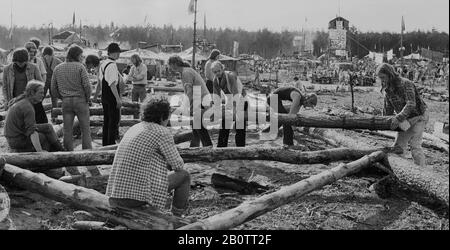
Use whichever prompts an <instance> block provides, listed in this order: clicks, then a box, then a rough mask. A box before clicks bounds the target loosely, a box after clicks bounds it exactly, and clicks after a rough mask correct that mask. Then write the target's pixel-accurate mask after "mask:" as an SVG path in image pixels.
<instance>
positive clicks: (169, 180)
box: [106, 98, 190, 216]
mask: <svg viewBox="0 0 450 250" xmlns="http://www.w3.org/2000/svg"><path fill="white" fill-rule="evenodd" d="M141 109H142V111H141V117H142V122H141V123H139V124H136V125H134V126H133V127H131V128H130V129H129V130H128V131H127V132H126V134H125V135H124V137H123V138H122V141H121V142H120V145H119V147H118V149H117V153H116V156H115V158H114V162H113V169H112V171H111V175H110V177H109V180H108V186H107V188H106V195H107V196H108V197H110V202H111V204H112V205H116V206H123V207H130V208H139V207H144V206H146V205H149V206H152V207H154V208H158V209H164V207H165V204H166V201H167V192H168V191H169V192H170V191H172V190H174V196H173V201H172V213H173V214H174V215H175V216H181V215H182V214H183V213H184V212H185V210H186V208H187V206H188V200H189V191H190V175H189V173H188V172H187V171H186V170H183V165H184V162H183V159H182V158H181V156H180V154H179V153H178V150H177V148H176V147H175V143H174V140H173V136H172V134H171V133H170V131H169V130H168V129H167V128H165V127H166V126H167V123H168V118H169V116H170V104H169V102H168V101H167V100H165V99H158V98H156V99H152V100H150V101H148V102H145V103H144V104H142V108H141ZM172 170H173V171H174V172H169V171H172Z"/></svg>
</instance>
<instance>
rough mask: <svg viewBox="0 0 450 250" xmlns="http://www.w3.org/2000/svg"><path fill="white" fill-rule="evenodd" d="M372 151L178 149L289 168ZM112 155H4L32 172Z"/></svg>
mask: <svg viewBox="0 0 450 250" xmlns="http://www.w3.org/2000/svg"><path fill="white" fill-rule="evenodd" d="M379 150H380V149H375V150H355V149H348V148H337V149H330V150H321V151H312V152H300V151H296V150H291V149H287V148H284V147H276V148H264V147H246V148H188V149H178V151H179V153H180V155H181V157H182V158H183V160H184V162H186V163H188V162H217V161H223V160H264V161H278V162H284V163H291V164H318V163H323V164H325V163H329V162H335V161H344V160H355V159H358V158H361V157H363V156H364V155H367V154H370V153H372V152H375V151H379ZM115 153H116V151H115V150H110V151H75V152H55V153H36V152H34V153H9V154H4V155H3V157H4V158H5V159H6V162H7V163H8V164H12V165H15V166H19V167H21V168H25V169H30V170H33V171H40V172H41V171H44V170H49V169H55V168H61V167H71V166H91V165H109V164H112V163H113V161H114V156H115Z"/></svg>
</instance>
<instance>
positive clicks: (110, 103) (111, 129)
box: [99, 43, 123, 146]
mask: <svg viewBox="0 0 450 250" xmlns="http://www.w3.org/2000/svg"><path fill="white" fill-rule="evenodd" d="M107 50H108V58H107V59H106V60H104V61H103V62H102V64H101V65H100V70H99V71H100V72H99V79H101V81H102V82H101V84H102V105H103V117H104V118H103V146H107V145H114V144H116V139H117V138H118V135H119V122H120V108H121V106H122V100H121V99H120V89H119V82H120V81H123V80H122V76H121V75H120V72H119V70H118V68H117V64H116V60H117V59H118V58H119V56H120V52H121V50H120V47H119V45H118V44H117V43H111V44H109V45H108V49H107Z"/></svg>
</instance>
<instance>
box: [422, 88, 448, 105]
mask: <svg viewBox="0 0 450 250" xmlns="http://www.w3.org/2000/svg"><path fill="white" fill-rule="evenodd" d="M417 90H418V91H419V93H421V94H422V96H423V97H424V98H426V99H428V100H432V101H436V102H448V101H449V95H448V91H445V90H442V91H438V90H436V89H434V88H431V87H427V86H418V87H417Z"/></svg>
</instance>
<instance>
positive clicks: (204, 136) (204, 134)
mask: <svg viewBox="0 0 450 250" xmlns="http://www.w3.org/2000/svg"><path fill="white" fill-rule="evenodd" d="M168 64H169V67H170V69H171V70H172V71H175V72H179V73H180V74H181V82H182V83H183V88H184V94H185V95H187V97H188V98H189V103H190V115H191V116H193V113H194V109H197V110H201V113H202V115H201V121H200V124H201V127H200V128H195V126H194V128H193V129H192V133H193V138H192V141H191V145H190V147H198V146H200V141H201V142H202V145H203V147H207V146H212V142H211V138H210V137H209V133H208V130H207V129H206V128H205V127H204V126H203V122H202V121H203V113H204V111H205V108H204V107H203V105H201V103H202V99H203V97H205V96H207V95H209V94H210V93H209V91H208V88H207V87H206V84H205V81H203V78H202V77H201V76H200V74H199V73H198V72H197V71H195V70H194V69H192V68H191V67H190V65H189V64H187V63H185V62H183V59H181V57H179V56H172V57H170V58H169V61H168ZM196 86H197V87H200V91H201V93H194V87H196ZM194 98H199V99H200V100H199V101H198V103H200V107H194ZM194 124H195V122H194Z"/></svg>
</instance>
